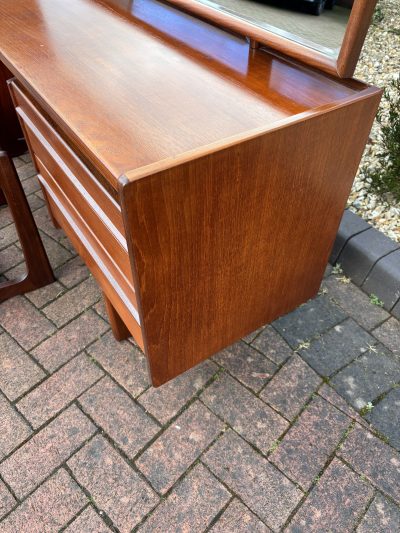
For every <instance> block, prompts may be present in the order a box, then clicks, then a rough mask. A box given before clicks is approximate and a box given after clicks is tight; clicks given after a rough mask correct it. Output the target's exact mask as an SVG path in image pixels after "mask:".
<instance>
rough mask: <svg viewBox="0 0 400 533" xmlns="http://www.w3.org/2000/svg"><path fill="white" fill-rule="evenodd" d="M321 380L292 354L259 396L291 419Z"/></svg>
mask: <svg viewBox="0 0 400 533" xmlns="http://www.w3.org/2000/svg"><path fill="white" fill-rule="evenodd" d="M321 382H322V380H321V378H320V377H319V376H318V375H317V374H316V373H315V372H314V371H313V370H312V369H311V368H310V367H309V366H308V365H307V364H306V363H305V362H304V361H303V360H302V359H301V358H300V357H299V356H298V355H294V356H292V358H291V359H289V361H288V362H287V363H286V364H285V365H284V366H283V367H282V368H281V369H280V371H279V372H278V374H277V375H276V376H275V378H274V379H273V380H272V381H270V382H269V383H268V384H267V386H266V387H265V389H264V390H263V391H262V392H261V394H260V398H262V399H263V400H264V401H266V402H267V403H269V404H270V405H272V406H273V407H274V408H275V409H277V410H278V411H279V412H280V413H282V414H283V415H284V416H285V417H286V418H287V419H288V420H293V418H294V417H295V416H296V415H297V414H298V413H299V411H300V410H301V409H302V407H303V406H304V404H305V403H306V402H307V400H308V399H309V398H310V396H311V395H312V394H313V393H314V392H315V391H316V390H317V389H318V387H319V385H320V384H321Z"/></svg>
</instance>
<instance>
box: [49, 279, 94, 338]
mask: <svg viewBox="0 0 400 533" xmlns="http://www.w3.org/2000/svg"><path fill="white" fill-rule="evenodd" d="M100 298H101V291H100V289H99V286H98V285H97V283H96V281H95V279H94V278H92V277H90V278H88V279H87V280H85V281H83V282H82V283H81V284H79V285H77V286H76V287H75V288H73V289H71V290H70V291H68V292H66V293H65V294H63V295H62V296H60V298H58V299H57V300H55V301H54V302H52V303H51V304H50V305H48V306H47V307H45V308H44V309H43V312H44V314H45V315H46V316H47V318H49V319H50V320H51V321H52V322H54V324H55V325H56V326H57V327H58V328H60V327H62V326H64V324H66V323H67V322H69V321H70V320H72V319H73V318H75V317H76V316H77V315H79V314H80V313H82V312H83V311H84V310H85V309H86V308H88V307H90V306H91V305H93V304H94V303H96V302H97V301H98V300H99V299H100Z"/></svg>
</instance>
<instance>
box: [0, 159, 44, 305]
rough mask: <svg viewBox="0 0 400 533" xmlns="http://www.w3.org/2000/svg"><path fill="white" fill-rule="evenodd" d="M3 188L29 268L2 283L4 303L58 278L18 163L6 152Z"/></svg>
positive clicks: (0, 173)
mask: <svg viewBox="0 0 400 533" xmlns="http://www.w3.org/2000/svg"><path fill="white" fill-rule="evenodd" d="M0 188H1V189H2V191H3V193H4V195H5V199H6V201H7V204H8V206H9V208H10V211H11V214H12V216H13V219H14V223H15V227H16V229H17V232H18V236H19V239H20V242H21V247H22V251H23V253H24V257H25V261H26V269H27V272H26V274H25V275H24V276H23V277H22V278H20V279H18V280H16V281H6V282H3V283H0V302H2V301H4V300H7V299H8V298H11V297H12V296H16V295H17V294H23V293H25V292H29V291H33V290H35V289H39V288H40V287H44V286H45V285H48V284H49V283H52V282H53V281H54V275H53V271H52V269H51V266H50V263H49V260H48V258H47V255H46V251H45V249H44V246H43V243H42V241H41V239H40V235H39V232H38V230H37V227H36V224H35V221H34V219H33V216H32V213H31V210H30V208H29V204H28V201H27V199H26V197H25V193H24V190H23V188H22V185H21V182H20V181H19V179H18V176H17V172H16V170H15V167H14V164H13V163H12V161H11V159H10V158H9V156H8V155H7V153H6V152H0Z"/></svg>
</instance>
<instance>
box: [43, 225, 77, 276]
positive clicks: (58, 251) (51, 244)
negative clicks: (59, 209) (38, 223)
mask: <svg viewBox="0 0 400 533" xmlns="http://www.w3.org/2000/svg"><path fill="white" fill-rule="evenodd" d="M40 237H41V239H42V241H43V245H44V247H45V249H46V252H47V256H48V258H49V261H50V264H51V266H52V268H53V269H56V268H57V267H59V266H60V265H62V264H63V263H65V262H66V261H68V259H70V258H71V257H73V256H72V253H71V252H70V251H68V250H67V249H66V248H64V246H61V245H60V244H59V243H58V242H56V241H55V240H54V239H51V238H50V237H48V236H47V235H46V234H45V233H43V232H40Z"/></svg>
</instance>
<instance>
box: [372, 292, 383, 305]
mask: <svg viewBox="0 0 400 533" xmlns="http://www.w3.org/2000/svg"><path fill="white" fill-rule="evenodd" d="M369 301H370V302H371V303H372V304H373V305H377V306H378V307H383V306H384V303H383V302H382V300H380V299H379V298H378V297H377V296H376V294H370V295H369Z"/></svg>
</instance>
